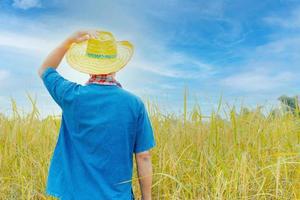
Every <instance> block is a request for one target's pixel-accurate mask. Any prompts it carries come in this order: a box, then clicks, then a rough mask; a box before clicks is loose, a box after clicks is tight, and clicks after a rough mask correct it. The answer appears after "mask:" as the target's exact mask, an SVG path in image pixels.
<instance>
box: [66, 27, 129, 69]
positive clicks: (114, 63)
mask: <svg viewBox="0 0 300 200" xmlns="http://www.w3.org/2000/svg"><path fill="white" fill-rule="evenodd" d="M132 54H133V45H132V44H131V43H130V42H128V41H116V40H115V38H114V36H113V34H112V33H110V32H105V31H100V32H98V37H97V38H96V39H89V40H87V41H84V42H81V43H73V44H72V45H71V47H70V49H69V50H68V52H67V54H66V59H67V62H68V63H69V65H70V66H71V67H73V68H74V69H76V70H78V71H80V72H83V73H87V74H109V73H112V72H117V71H119V70H120V69H121V68H123V67H124V66H125V65H126V64H127V63H128V62H129V60H130V58H131V57H132Z"/></svg>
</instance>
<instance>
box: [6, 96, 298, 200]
mask: <svg viewBox="0 0 300 200" xmlns="http://www.w3.org/2000/svg"><path fill="white" fill-rule="evenodd" d="M30 100H31V102H32V111H31V112H30V113H20V112H19V109H18V108H17V105H16V102H15V101H14V100H12V115H11V116H5V115H3V114H1V113H0V199H1V200H12V199H17V200H23V199H52V198H50V197H47V196H45V194H44V189H45V184H46V179H47V173H48V167H49V162H50V158H51V155H52V152H53V150H54V146H55V143H56V140H57V136H58V135H57V134H58V130H59V126H60V118H59V117H56V116H48V117H46V118H44V119H41V117H40V115H39V110H38V108H37V107H36V106H35V105H36V104H35V101H34V100H33V99H32V98H30ZM148 110H149V113H150V116H151V120H152V125H153V128H154V131H155V137H156V141H157V147H156V148H154V149H153V150H152V159H153V169H154V171H153V173H154V174H153V199H155V200H156V199H166V200H169V199H170V200H171V199H172V200H173V199H174V200H175V199H176V200H177V199H178V200H179V199H180V200H181V199H184V200H189V199H190V200H196V199H199V200H200V199H205V200H207V199H229V200H231V199H233V200H235V199H280V200H282V199H287V200H290V199H300V118H299V117H298V116H295V115H293V114H291V113H288V112H279V113H277V114H263V112H262V111H261V108H260V107H258V108H257V109H254V110H250V111H246V110H245V109H236V108H235V107H224V106H223V105H222V103H220V105H219V108H218V109H217V110H216V111H214V112H212V113H211V114H210V115H209V116H203V115H202V114H201V111H200V108H199V106H197V105H195V106H194V108H193V109H190V110H191V111H190V112H187V108H186V97H185V101H184V103H183V113H182V115H178V114H172V113H171V114H166V113H163V112H161V111H160V109H159V107H158V106H156V105H154V104H151V103H149V104H148ZM236 110H242V111H239V112H237V111H236ZM221 111H222V112H224V113H225V116H223V117H220V112H221ZM132 181H133V183H132V184H133V188H134V192H135V196H136V197H137V199H140V198H141V194H140V192H139V185H138V179H137V176H136V171H135V169H134V177H133V180H132Z"/></svg>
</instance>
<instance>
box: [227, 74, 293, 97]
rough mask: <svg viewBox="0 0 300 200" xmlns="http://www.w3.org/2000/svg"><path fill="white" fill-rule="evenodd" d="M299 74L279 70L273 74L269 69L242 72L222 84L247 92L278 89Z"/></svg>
mask: <svg viewBox="0 0 300 200" xmlns="http://www.w3.org/2000/svg"><path fill="white" fill-rule="evenodd" d="M296 77H297V76H296V75H295V74H294V73H291V72H279V73H276V74H271V73H269V72H267V71H262V70H257V71H253V72H242V73H239V74H235V75H232V76H229V77H227V78H224V79H222V80H221V84H222V85H225V86H228V87H230V88H232V89H237V90H242V91H246V92H258V91H266V90H273V89H278V88H279V87H281V86H284V85H285V84H289V82H290V81H292V80H294V79H295V78H296Z"/></svg>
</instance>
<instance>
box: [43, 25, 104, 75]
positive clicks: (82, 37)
mask: <svg viewBox="0 0 300 200" xmlns="http://www.w3.org/2000/svg"><path fill="white" fill-rule="evenodd" d="M98 32H99V31H96V30H82V31H77V32H75V33H73V34H72V35H70V36H69V37H68V38H67V39H66V40H64V41H63V42H62V43H61V44H60V45H59V46H58V47H56V48H55V49H54V50H53V51H52V52H51V53H50V54H49V55H48V56H47V58H46V59H45V61H44V62H43V64H42V66H41V67H40V68H39V70H38V74H39V76H40V77H41V76H42V74H43V72H44V71H45V70H46V68H48V67H52V68H54V69H56V68H57V67H58V65H59V64H60V62H61V60H62V59H63V57H64V55H65V54H66V52H67V51H68V49H69V48H70V46H71V44H72V43H80V42H84V41H86V40H89V39H91V38H96V37H97V34H98Z"/></svg>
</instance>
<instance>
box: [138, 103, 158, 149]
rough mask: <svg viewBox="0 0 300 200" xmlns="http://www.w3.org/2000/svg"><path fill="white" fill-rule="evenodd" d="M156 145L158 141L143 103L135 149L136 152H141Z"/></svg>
mask: <svg viewBox="0 0 300 200" xmlns="http://www.w3.org/2000/svg"><path fill="white" fill-rule="evenodd" d="M154 146H156V142H155V139H154V134H153V129H152V126H151V122H150V119H149V116H148V113H147V110H146V108H145V105H144V104H143V103H142V107H141V110H140V113H139V117H138V120H137V129H136V137H135V144H134V150H133V151H134V153H140V152H143V151H147V150H149V149H151V148H153V147H154Z"/></svg>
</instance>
